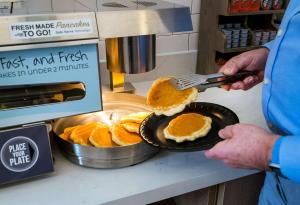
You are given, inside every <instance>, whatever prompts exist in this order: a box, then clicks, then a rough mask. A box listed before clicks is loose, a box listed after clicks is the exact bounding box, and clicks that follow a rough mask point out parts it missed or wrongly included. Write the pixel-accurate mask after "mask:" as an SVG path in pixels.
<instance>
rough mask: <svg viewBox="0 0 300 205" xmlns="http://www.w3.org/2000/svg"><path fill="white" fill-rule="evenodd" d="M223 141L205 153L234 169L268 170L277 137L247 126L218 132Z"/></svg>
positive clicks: (234, 126) (260, 129)
mask: <svg viewBox="0 0 300 205" xmlns="http://www.w3.org/2000/svg"><path fill="white" fill-rule="evenodd" d="M219 136H220V137H221V138H223V139H224V140H223V141H221V142H219V143H218V144H216V145H215V146H214V147H213V148H212V149H210V150H208V151H206V152H205V155H206V157H208V158H210V159H218V160H222V161H223V162H224V163H225V164H227V165H228V166H231V167H234V168H248V169H249V168H250V169H260V170H268V169H269V163H270V161H271V159H272V150H273V146H274V143H275V142H276V140H277V139H278V136H277V135H274V134H272V133H269V132H267V131H266V130H264V129H262V128H260V127H256V126H253V125H248V124H236V125H231V126H227V127H226V128H224V129H223V130H221V131H220V132H219Z"/></svg>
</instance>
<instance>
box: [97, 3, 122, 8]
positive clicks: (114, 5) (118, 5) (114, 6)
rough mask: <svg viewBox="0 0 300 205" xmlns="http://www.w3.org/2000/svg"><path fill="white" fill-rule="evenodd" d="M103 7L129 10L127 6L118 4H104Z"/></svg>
mask: <svg viewBox="0 0 300 205" xmlns="http://www.w3.org/2000/svg"><path fill="white" fill-rule="evenodd" d="M102 6H105V7H112V8H127V6H125V5H123V4H119V3H117V2H110V3H104V4H102Z"/></svg>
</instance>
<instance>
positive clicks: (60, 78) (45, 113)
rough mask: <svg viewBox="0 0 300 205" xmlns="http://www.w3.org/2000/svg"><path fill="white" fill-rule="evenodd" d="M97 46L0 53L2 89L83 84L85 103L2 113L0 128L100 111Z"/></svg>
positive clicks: (0, 83)
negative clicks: (5, 87)
mask: <svg viewBox="0 0 300 205" xmlns="http://www.w3.org/2000/svg"><path fill="white" fill-rule="evenodd" d="M99 78H100V76H99V64H98V52H97V45H96V44H87V45H76V46H65V47H56V48H39V49H31V50H18V51H8V52H0V87H1V86H12V85H35V84H47V83H49V84H50V83H51V84H52V83H62V82H82V83H83V84H84V85H85V89H86V95H85V97H84V98H83V99H82V100H77V101H70V102H62V103H56V104H48V105H40V106H31V107H26V108H19V109H11V110H2V111H0V119H2V120H1V121H0V127H7V126H11V125H19V124H25V123H30V122H36V121H44V120H48V119H54V118H59V117H64V116H70V115H76V114H81V113H87V112H93V111H97V110H101V108H102V104H101V96H100V79H99Z"/></svg>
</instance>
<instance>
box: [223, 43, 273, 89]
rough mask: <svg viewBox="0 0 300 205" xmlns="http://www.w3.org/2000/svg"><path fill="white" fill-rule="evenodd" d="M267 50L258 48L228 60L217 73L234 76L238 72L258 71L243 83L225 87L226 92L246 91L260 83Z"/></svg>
mask: <svg viewBox="0 0 300 205" xmlns="http://www.w3.org/2000/svg"><path fill="white" fill-rule="evenodd" d="M268 55H269V50H268V49H267V48H260V49H256V50H252V51H248V52H245V53H242V54H240V55H238V56H235V57H233V58H232V59H230V60H229V61H228V62H227V63H226V64H225V65H224V66H223V67H222V68H221V69H220V70H219V72H221V73H224V74H225V75H234V74H236V73H237V72H239V71H242V70H247V71H258V74H257V75H256V76H249V77H247V78H245V79H244V80H243V81H239V82H236V83H234V84H232V85H226V86H224V88H225V89H226V90H230V89H233V90H248V89H250V88H252V87H253V86H255V85H256V84H258V83H260V82H261V81H262V80H263V78H264V69H265V66H266V62H267V58H268Z"/></svg>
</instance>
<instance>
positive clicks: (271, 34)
mask: <svg viewBox="0 0 300 205" xmlns="http://www.w3.org/2000/svg"><path fill="white" fill-rule="evenodd" d="M276 35H277V31H275V30H271V31H270V40H274V39H275V38H276Z"/></svg>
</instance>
